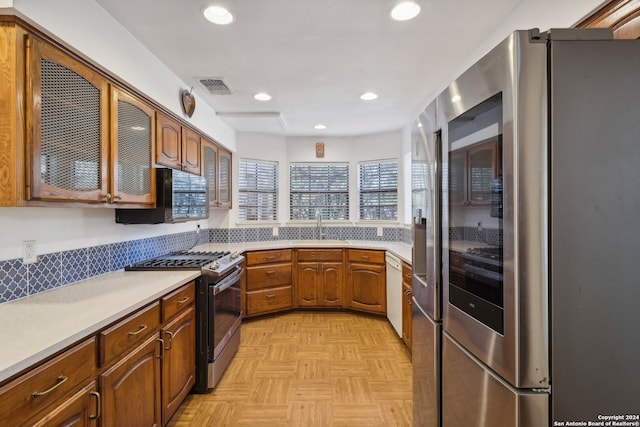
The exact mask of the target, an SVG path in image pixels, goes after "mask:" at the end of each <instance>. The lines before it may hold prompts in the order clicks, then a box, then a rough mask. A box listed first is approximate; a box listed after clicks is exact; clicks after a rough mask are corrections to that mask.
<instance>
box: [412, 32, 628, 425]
mask: <svg viewBox="0 0 640 427" xmlns="http://www.w3.org/2000/svg"><path fill="white" fill-rule="evenodd" d="M638 69H640V41H636V40H625V41H614V40H612V39H611V32H610V31H609V30H551V31H549V32H547V33H539V32H538V31H537V30H529V31H517V32H515V33H513V34H511V35H510V36H509V37H508V38H507V39H506V40H505V41H504V42H502V43H501V44H499V45H498V46H497V47H496V48H494V49H493V50H492V51H491V52H489V53H488V54H487V55H486V56H485V57H483V58H482V59H481V60H480V61H478V62H477V63H476V64H475V65H474V66H472V67H471V68H470V69H469V70H467V71H466V72H465V73H464V74H462V75H461V76H460V77H459V78H458V79H456V80H455V81H454V82H453V83H452V84H451V85H450V86H449V87H448V88H447V89H446V90H445V91H444V92H443V93H442V94H441V95H440V96H439V97H438V106H439V121H440V124H441V127H442V139H443V147H442V150H443V163H444V164H443V169H444V170H445V171H446V172H445V173H443V186H442V190H443V191H442V193H443V200H444V201H445V203H444V205H443V226H442V233H443V235H444V236H446V237H445V238H444V239H443V251H442V261H443V263H442V275H443V283H444V294H443V330H444V332H443V349H442V351H443V357H442V410H443V412H442V425H443V426H445V427H457V426H505V427H513V426H516V427H538V426H546V425H566V424H565V423H566V422H568V421H571V422H574V423H576V422H577V423H578V424H575V425H587V423H588V422H599V421H602V420H603V419H602V418H601V417H602V416H613V415H617V416H623V417H626V416H631V417H636V418H635V419H634V420H632V421H633V422H635V421H636V420H637V417H638V408H639V406H638V396H640V374H639V371H640V365H639V364H638V360H640V340H638V339H637V331H636V328H635V324H636V323H637V314H636V313H637V307H638V306H639V305H640V286H637V282H638V280H637V267H636V264H637V261H636V260H635V256H634V255H633V254H635V250H634V248H635V244H636V242H637V238H638V236H640V234H639V231H638V230H639V228H638V222H637V217H638V215H637V214H638V207H639V206H640V192H638V191H637V183H638V182H640V169H639V168H638V167H637V163H638V159H640V144H639V143H638V135H640V127H639V125H638V123H639V120H638V118H639V117H640V102H638V99H640V83H639V80H638V77H637V75H638V73H637V70H638ZM414 339H415V327H414ZM414 346H415V344H414ZM627 420H629V418H627ZM556 423H562V424H556ZM580 423H584V424H580Z"/></svg>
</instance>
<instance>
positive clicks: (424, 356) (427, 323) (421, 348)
mask: <svg viewBox="0 0 640 427" xmlns="http://www.w3.org/2000/svg"><path fill="white" fill-rule="evenodd" d="M412 327H413V331H412V332H413V343H412V353H411V362H412V363H413V425H414V427H438V426H440V342H441V336H442V325H441V324H440V323H436V322H434V321H433V320H432V319H430V318H429V316H427V314H426V313H425V312H424V311H423V310H422V309H421V308H420V306H419V304H418V301H417V300H416V299H415V298H414V299H413V324H412Z"/></svg>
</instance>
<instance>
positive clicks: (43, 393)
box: [31, 375, 69, 399]
mask: <svg viewBox="0 0 640 427" xmlns="http://www.w3.org/2000/svg"><path fill="white" fill-rule="evenodd" d="M68 379H69V377H65V376H64V375H60V376H59V377H58V378H56V383H55V385H54V386H53V387H51V388H50V389H49V390H45V391H34V392H33V393H31V397H32V398H34V399H35V398H36V397H38V396H46V395H47V394H49V393H51V392H52V391H53V390H55V389H57V388H58V387H60V386H61V385H62V384H64V382H65V381H67V380H68Z"/></svg>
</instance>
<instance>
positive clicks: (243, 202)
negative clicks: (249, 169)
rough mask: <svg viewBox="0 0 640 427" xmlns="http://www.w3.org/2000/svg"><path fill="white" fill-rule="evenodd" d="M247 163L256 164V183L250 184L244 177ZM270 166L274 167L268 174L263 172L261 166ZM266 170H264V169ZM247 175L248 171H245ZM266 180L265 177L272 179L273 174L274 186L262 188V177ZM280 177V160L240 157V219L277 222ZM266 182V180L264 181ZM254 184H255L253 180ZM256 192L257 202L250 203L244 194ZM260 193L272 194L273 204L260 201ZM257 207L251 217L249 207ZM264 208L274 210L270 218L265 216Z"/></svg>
mask: <svg viewBox="0 0 640 427" xmlns="http://www.w3.org/2000/svg"><path fill="white" fill-rule="evenodd" d="M247 165H254V169H255V185H254V186H248V185H247V181H246V179H243V178H244V177H243V167H244V168H246V166H247ZM261 167H262V168H269V169H271V167H273V170H272V171H268V173H267V174H262V175H261V171H260V168H261ZM263 172H264V171H263ZM244 174H245V176H246V172H244ZM261 176H262V179H263V180H264V178H269V181H271V176H272V177H273V180H272V182H273V186H272V187H269V188H260V179H261ZM279 179H280V162H278V161H276V160H263V159H249V158H244V157H243V158H240V159H239V160H238V221H241V222H246V223H256V222H277V221H278V197H279ZM263 182H264V181H263ZM252 184H254V183H253V182H252ZM249 194H256V195H257V196H256V200H258V202H256V203H255V204H248V203H247V200H248V198H247V199H245V197H243V195H249ZM260 195H272V198H273V204H272V206H269V205H268V204H261V203H259V200H260ZM251 208H255V210H256V214H255V218H251V217H250V216H249V215H248V211H247V209H251ZM262 210H265V211H268V210H272V211H273V215H272V217H270V218H263V215H262V212H261V211H262Z"/></svg>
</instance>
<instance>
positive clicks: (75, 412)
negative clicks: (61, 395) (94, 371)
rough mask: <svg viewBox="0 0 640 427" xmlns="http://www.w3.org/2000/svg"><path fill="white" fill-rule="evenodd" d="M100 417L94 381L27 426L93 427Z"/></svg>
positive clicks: (98, 395) (98, 399) (97, 394)
mask: <svg viewBox="0 0 640 427" xmlns="http://www.w3.org/2000/svg"><path fill="white" fill-rule="evenodd" d="M99 416H100V394H99V393H98V391H97V384H96V381H91V382H90V383H89V384H87V385H86V386H85V387H83V388H82V389H81V390H80V391H78V392H77V393H76V394H74V395H73V396H72V397H71V398H69V399H68V400H66V401H65V402H63V403H62V404H61V405H59V406H56V407H55V408H54V409H53V410H52V411H50V412H48V413H46V414H44V415H42V416H37V417H35V418H33V419H32V420H30V421H29V422H28V423H27V425H31V426H33V427H57V426H65V427H84V426H88V427H94V426H97V425H98V418H99Z"/></svg>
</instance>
